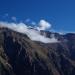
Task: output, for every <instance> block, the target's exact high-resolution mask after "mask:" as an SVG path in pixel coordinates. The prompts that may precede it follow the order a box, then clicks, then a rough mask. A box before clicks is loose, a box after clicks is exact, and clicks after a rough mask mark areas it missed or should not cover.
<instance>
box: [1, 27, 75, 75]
mask: <svg viewBox="0 0 75 75" xmlns="http://www.w3.org/2000/svg"><path fill="white" fill-rule="evenodd" d="M49 34H50V33H47V35H49ZM54 34H55V37H56V38H58V40H59V41H61V42H60V43H41V42H39V41H32V40H30V39H29V37H28V36H27V35H25V34H22V33H19V32H16V31H13V30H11V29H8V28H4V27H0V63H1V64H0V65H1V67H2V68H3V69H2V68H1V69H2V70H1V71H0V73H1V75H21V74H22V75H40V74H43V75H74V74H75V55H74V53H75V34H73V33H68V34H66V35H60V34H58V33H54ZM49 38H50V37H49ZM4 60H5V62H6V63H5V62H3V61H4ZM7 65H8V66H7Z"/></svg>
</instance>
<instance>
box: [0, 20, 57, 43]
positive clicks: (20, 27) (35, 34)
mask: <svg viewBox="0 0 75 75" xmlns="http://www.w3.org/2000/svg"><path fill="white" fill-rule="evenodd" d="M38 25H39V26H38V27H36V28H34V29H30V28H29V26H27V25H26V24H25V23H22V22H21V23H8V22H2V21H1V22H0V26H3V27H7V28H10V29H12V30H14V31H17V32H20V33H23V34H26V35H27V36H28V37H29V38H30V39H31V40H33V41H40V42H43V43H56V42H58V40H57V39H56V38H55V37H54V36H53V37H52V38H48V37H46V36H44V35H41V34H40V30H46V29H48V28H50V27H51V24H50V23H48V22H46V21H45V20H40V22H39V23H38ZM36 29H37V30H36Z"/></svg>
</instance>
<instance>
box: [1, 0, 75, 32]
mask: <svg viewBox="0 0 75 75" xmlns="http://www.w3.org/2000/svg"><path fill="white" fill-rule="evenodd" d="M11 18H12V19H13V20H16V21H17V22H19V21H23V22H25V20H26V19H30V20H31V21H34V22H37V23H38V22H39V20H40V19H45V20H47V21H48V22H50V23H51V24H52V28H53V30H55V31H62V32H63V31H64V32H65V31H69V32H75V0H0V21H13V20H12V19H11Z"/></svg>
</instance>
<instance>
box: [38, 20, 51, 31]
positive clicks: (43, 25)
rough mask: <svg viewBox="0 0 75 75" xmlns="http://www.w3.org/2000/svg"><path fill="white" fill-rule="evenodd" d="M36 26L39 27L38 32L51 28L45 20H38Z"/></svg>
mask: <svg viewBox="0 0 75 75" xmlns="http://www.w3.org/2000/svg"><path fill="white" fill-rule="evenodd" d="M38 25H39V27H37V29H38V30H46V29H49V28H51V24H50V23H48V22H47V21H45V20H40V22H39V24H38Z"/></svg>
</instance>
